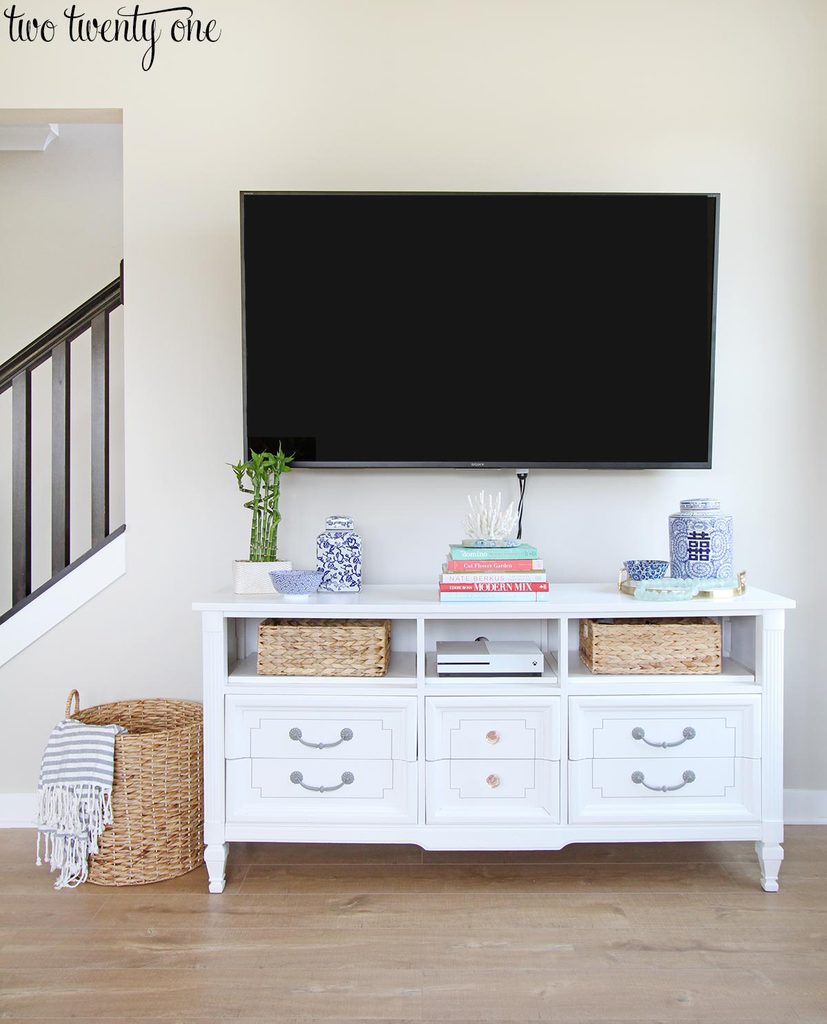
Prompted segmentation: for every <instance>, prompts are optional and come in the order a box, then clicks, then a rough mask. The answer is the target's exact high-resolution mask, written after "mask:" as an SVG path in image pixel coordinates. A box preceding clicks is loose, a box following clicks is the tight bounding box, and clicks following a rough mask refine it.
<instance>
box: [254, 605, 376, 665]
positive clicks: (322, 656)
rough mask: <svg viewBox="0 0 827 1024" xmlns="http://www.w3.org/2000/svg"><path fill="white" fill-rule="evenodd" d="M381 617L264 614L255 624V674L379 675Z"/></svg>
mask: <svg viewBox="0 0 827 1024" xmlns="http://www.w3.org/2000/svg"><path fill="white" fill-rule="evenodd" d="M390 646H391V624H390V622H389V621H388V620H386V619H265V620H264V621H263V622H262V623H261V625H260V626H259V629H258V658H257V661H256V671H257V672H258V674H259V675H260V676H384V675H387V672H388V661H389V659H390Z"/></svg>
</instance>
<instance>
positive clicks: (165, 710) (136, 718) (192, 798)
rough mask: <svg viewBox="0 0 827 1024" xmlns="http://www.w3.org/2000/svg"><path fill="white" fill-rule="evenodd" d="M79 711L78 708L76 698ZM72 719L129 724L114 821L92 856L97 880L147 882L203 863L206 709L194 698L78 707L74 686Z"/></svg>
mask: <svg viewBox="0 0 827 1024" xmlns="http://www.w3.org/2000/svg"><path fill="white" fill-rule="evenodd" d="M73 703H74V706H75V710H74V712H72V704H73ZM66 717H67V718H70V717H71V718H73V719H74V720H75V721H78V722H84V723H85V724H86V725H111V724H113V723H116V724H117V725H123V726H124V727H125V728H127V729H128V730H129V732H128V733H125V734H124V735H122V736H116V737H115V776H114V779H113V784H112V817H113V824H112V825H110V826H108V827H107V829H106V830H105V832H104V833H103V835H102V836H101V838H100V841H99V845H100V853H99V854H97V855H96V856H94V857H90V858H89V881H90V882H94V883H95V884H96V885H144V884H146V883H147V882H160V881H162V880H163V879H165V878H175V877H176V876H177V875H183V874H185V873H186V872H187V871H192V870H193V868H197V867H198V866H199V865H200V864H202V863H203V862H204V786H203V775H204V740H203V726H202V723H203V709H202V707H201V705H200V704H197V703H196V702H195V701H191V700H165V699H160V698H158V699H148V700H121V701H115V702H114V703H112V704H96V705H95V706H94V707H91V708H84V709H83V710H82V711H81V710H80V695H79V694H78V691H77V690H72V692H71V693H70V694H69V699H68V700H67V701H66Z"/></svg>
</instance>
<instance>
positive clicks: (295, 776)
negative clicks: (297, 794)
mask: <svg viewBox="0 0 827 1024" xmlns="http://www.w3.org/2000/svg"><path fill="white" fill-rule="evenodd" d="M290 781H291V782H292V783H293V785H294V786H301V788H302V789H309V790H310V792H311V793H335V792H336V790H337V789H341V788H342V786H349V785H350V784H351V783H352V782H354V781H355V779H354V775H353V772H342V781H341V782H340V783H339V785H338V786H308V785H307V783H306V782H305V781H304V776H303V775H302V773H301V772H290Z"/></svg>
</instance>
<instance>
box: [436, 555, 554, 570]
mask: <svg viewBox="0 0 827 1024" xmlns="http://www.w3.org/2000/svg"><path fill="white" fill-rule="evenodd" d="M542 568H543V560H542V558H512V559H505V560H503V559H499V558H498V559H496V560H495V559H493V558H485V559H466V560H464V561H457V560H456V559H449V560H448V561H447V562H446V563H445V569H446V572H529V571H530V570H532V569H542Z"/></svg>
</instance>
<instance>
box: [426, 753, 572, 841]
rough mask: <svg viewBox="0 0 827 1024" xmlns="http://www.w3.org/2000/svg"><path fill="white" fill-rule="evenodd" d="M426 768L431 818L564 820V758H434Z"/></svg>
mask: <svg viewBox="0 0 827 1024" xmlns="http://www.w3.org/2000/svg"><path fill="white" fill-rule="evenodd" d="M426 772H427V790H426V798H425V803H426V807H427V820H428V821H429V822H436V823H445V824H448V823H451V822H456V823H463V822H465V823H468V824H473V823H475V822H478V823H486V822H487V823H491V824H496V823H497V822H502V823H503V824H511V825H517V824H525V825H529V824H542V823H549V824H550V823H554V822H559V820H560V762H559V761H536V760H502V761H498V760H497V759H495V758H488V759H487V760H479V761H473V760H466V761H431V762H429V763H428V765H427V768H426Z"/></svg>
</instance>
